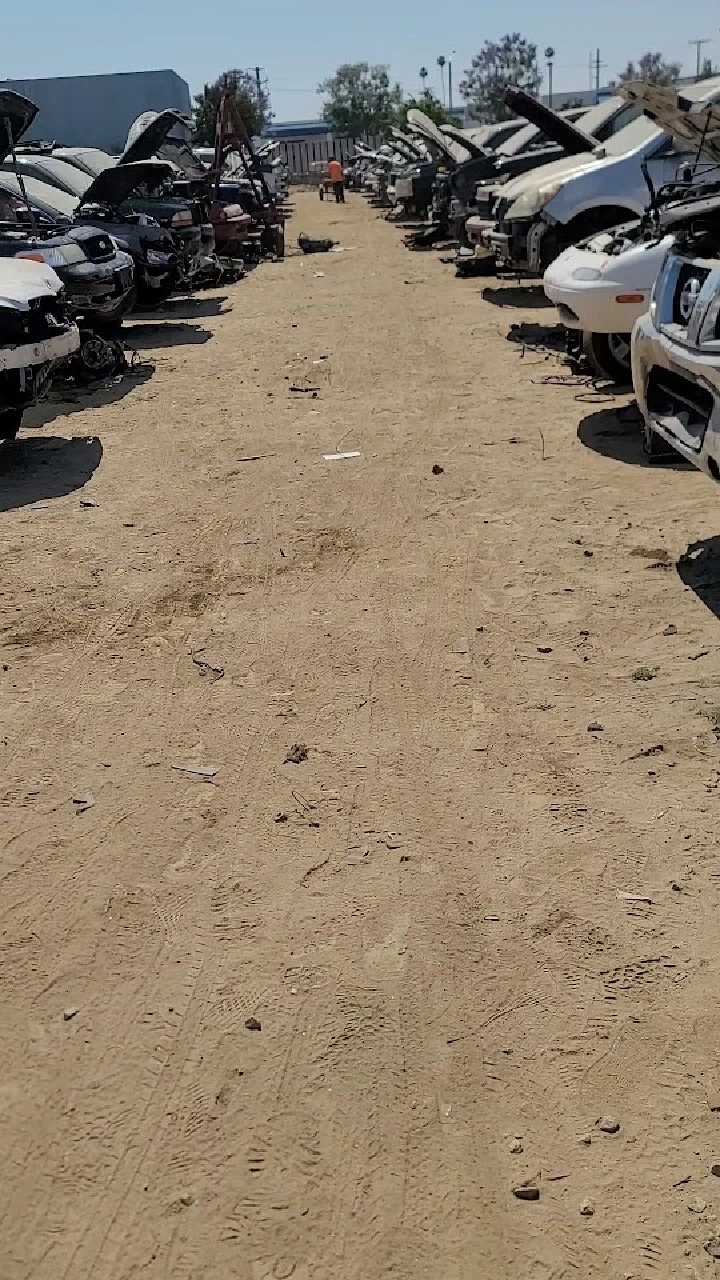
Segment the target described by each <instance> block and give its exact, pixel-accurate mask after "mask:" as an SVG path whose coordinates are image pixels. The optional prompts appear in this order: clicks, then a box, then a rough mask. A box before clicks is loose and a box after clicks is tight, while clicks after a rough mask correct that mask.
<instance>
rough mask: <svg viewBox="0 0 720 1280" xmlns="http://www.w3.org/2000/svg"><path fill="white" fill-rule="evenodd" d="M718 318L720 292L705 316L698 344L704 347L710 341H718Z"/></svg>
mask: <svg viewBox="0 0 720 1280" xmlns="http://www.w3.org/2000/svg"><path fill="white" fill-rule="evenodd" d="M718 319H720V293H716V294H715V297H714V298H713V300H712V302H711V303H710V306H709V307H708V309H707V311H706V312H705V318H704V320H703V322H702V326H701V328H700V336H699V338H698V346H700V347H704V346H707V344H708V343H710V342H711V343H713V344H716V343H717V341H718V333H717V328H718Z"/></svg>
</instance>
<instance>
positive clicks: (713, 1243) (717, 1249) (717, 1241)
mask: <svg viewBox="0 0 720 1280" xmlns="http://www.w3.org/2000/svg"><path fill="white" fill-rule="evenodd" d="M704 1248H705V1252H706V1253H709V1254H710V1257H711V1258H720V1236H713V1237H712V1238H711V1239H710V1240H707V1241H706V1243H705V1245H704Z"/></svg>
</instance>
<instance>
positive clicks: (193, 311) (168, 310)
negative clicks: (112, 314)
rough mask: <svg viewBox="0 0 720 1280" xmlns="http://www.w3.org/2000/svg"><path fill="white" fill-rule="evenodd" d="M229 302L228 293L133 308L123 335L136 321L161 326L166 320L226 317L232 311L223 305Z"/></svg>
mask: <svg viewBox="0 0 720 1280" xmlns="http://www.w3.org/2000/svg"><path fill="white" fill-rule="evenodd" d="M229 301H230V295H229V293H220V294H213V295H212V297H208V298H196V297H193V298H168V300H167V302H164V303H163V304H162V306H161V307H155V308H153V307H135V309H134V311H133V313H132V315H131V316H129V317H128V319H127V321H126V324H125V327H124V330H123V333H124V334H126V333H129V332H130V331H131V329H132V326H133V323H134V321H136V320H142V321H144V322H145V323H152V324H156V323H160V324H163V323H165V322H166V321H168V320H202V319H207V318H209V317H211V316H222V315H226V314H228V313H229V312H230V311H232V307H228V306H226V305H225V304H226V303H228V302H229Z"/></svg>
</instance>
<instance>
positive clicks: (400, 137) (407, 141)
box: [390, 125, 426, 160]
mask: <svg viewBox="0 0 720 1280" xmlns="http://www.w3.org/2000/svg"><path fill="white" fill-rule="evenodd" d="M390 132H391V134H392V136H393V138H394V139H395V141H396V142H399V143H400V145H401V147H402V148H403V149H404V150H405V151H409V152H411V154H412V155H414V156H417V158H418V160H420V159H423V160H424V159H425V154H426V152H425V148H424V146H422V145H421V144H420V143H419V142H418V141H417V138H413V137H411V136H410V134H408V133H403V131H402V129H398V128H397V127H396V126H395V125H393V126H392V128H391V130H390Z"/></svg>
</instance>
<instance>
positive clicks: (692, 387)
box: [632, 312, 720, 479]
mask: <svg viewBox="0 0 720 1280" xmlns="http://www.w3.org/2000/svg"><path fill="white" fill-rule="evenodd" d="M632 368H633V385H634V387H635V394H636V395H637V399H638V404H639V406H640V409H641V411H642V413H643V416H644V418H645V421H646V423H647V424H648V426H649V427H650V428H651V429H652V430H653V431H655V432H656V433H657V434H658V435H659V436H661V437H662V438H663V440H666V441H667V443H668V444H670V445H672V447H673V449H675V450H676V452H677V453H679V454H680V455H681V456H682V457H683V458H685V459H686V460H687V461H688V462H691V463H692V464H693V466H695V467H697V468H698V470H700V471H704V472H705V473H706V475H709V476H712V477H713V479H719V478H720V361H718V357H717V354H708V355H703V354H702V353H701V352H700V351H698V350H697V349H691V348H686V347H682V346H680V344H679V343H677V342H673V341H672V339H670V338H668V337H667V336H666V335H665V334H664V333H660V331H659V330H658V329H656V328H655V325H654V323H653V321H652V319H651V318H650V314H649V312H647V313H646V314H645V315H644V316H641V317H640V319H639V320H638V322H637V324H636V325H635V329H634V330H633V338H632Z"/></svg>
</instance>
